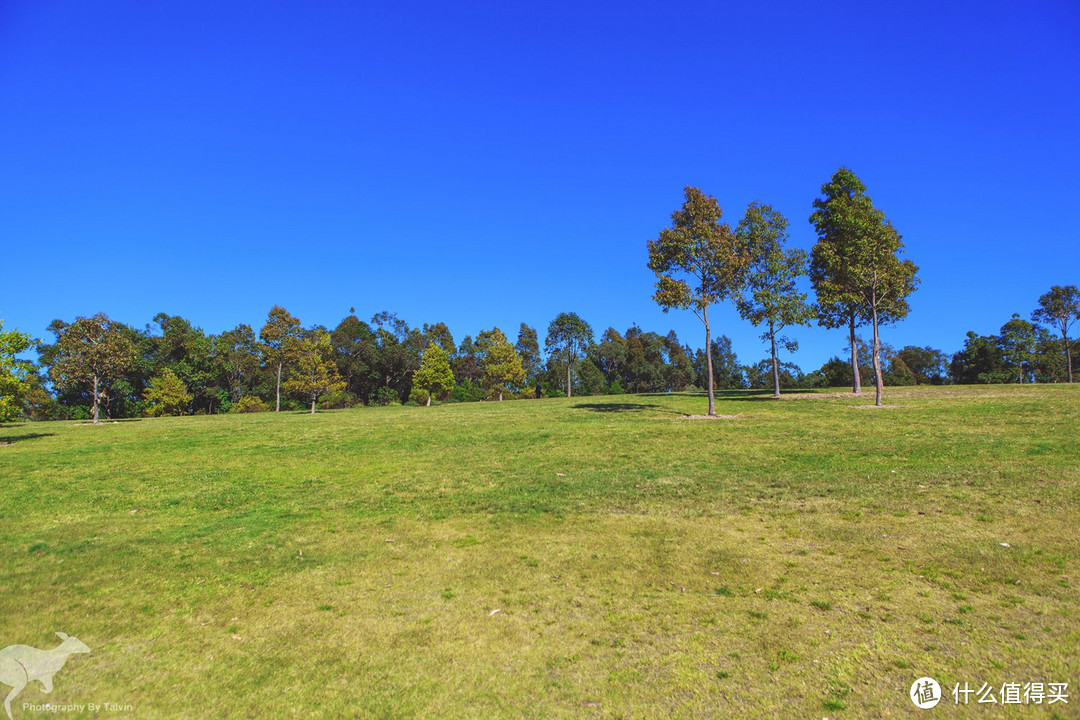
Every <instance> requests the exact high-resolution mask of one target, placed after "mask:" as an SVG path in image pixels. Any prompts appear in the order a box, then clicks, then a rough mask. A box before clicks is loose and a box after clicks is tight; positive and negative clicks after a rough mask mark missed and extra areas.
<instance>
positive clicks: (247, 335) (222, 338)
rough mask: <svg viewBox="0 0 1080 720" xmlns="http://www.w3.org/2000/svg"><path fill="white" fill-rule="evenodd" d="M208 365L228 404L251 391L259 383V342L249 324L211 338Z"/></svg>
mask: <svg viewBox="0 0 1080 720" xmlns="http://www.w3.org/2000/svg"><path fill="white" fill-rule="evenodd" d="M210 344H211V354H210V356H211V362H212V363H213V365H214V367H215V368H216V370H217V374H218V376H219V377H220V378H221V382H222V384H223V385H224V386H225V391H226V393H227V394H228V397H229V402H230V403H235V402H238V401H239V400H240V398H241V397H243V396H244V395H246V394H247V393H249V392H252V391H254V389H255V384H256V383H257V382H258V380H259V371H260V369H261V368H260V363H259V341H258V338H256V337H255V331H254V330H253V329H252V327H251V326H250V325H246V324H240V325H237V326H236V327H235V328H233V329H232V330H226V331H225V332H223V333H221V334H220V335H215V336H213V337H211V338H210Z"/></svg>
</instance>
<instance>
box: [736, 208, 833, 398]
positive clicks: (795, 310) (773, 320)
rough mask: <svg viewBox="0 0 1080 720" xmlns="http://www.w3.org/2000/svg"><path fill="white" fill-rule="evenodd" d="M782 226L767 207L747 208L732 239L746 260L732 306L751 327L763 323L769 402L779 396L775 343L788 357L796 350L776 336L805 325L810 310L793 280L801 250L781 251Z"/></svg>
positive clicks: (802, 263)
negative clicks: (747, 264)
mask: <svg viewBox="0 0 1080 720" xmlns="http://www.w3.org/2000/svg"><path fill="white" fill-rule="evenodd" d="M787 225H788V221H787V218H785V217H784V216H783V215H781V214H780V213H778V212H777V211H776V210H773V208H772V206H770V205H763V204H761V203H759V202H753V203H750V206H749V207H747V208H746V214H745V215H744V216H743V219H742V221H741V222H739V226H738V227H737V228H735V236H736V238H737V239H738V241H739V242H740V243H742V244H743V246H744V247H745V249H746V253H747V254H748V255H749V256H750V267H749V270H748V272H747V276H746V289H745V292H744V293H743V295H742V296H741V297H740V298H739V299H738V301H737V302H736V305H737V307H738V308H739V314H740V315H742V316H743V318H745V319H747V320H749V321H750V322H751V323H752V324H753V325H754V326H755V327H757V326H759V325H762V324H764V325H765V332H764V333H763V334H762V335H761V339H762V340H767V341H768V343H769V352H770V354H771V355H770V357H771V358H772V376H773V397H777V398H778V397H780V365H779V362H778V361H777V358H776V345H777V342H779V343H780V345H781V346H782V347H783V348H784V349H785V350H787V351H788V352H794V351H795V350H797V349H798V347H799V343H798V341H796V340H793V339H791V338H788V337H785V336H783V335H780V334H779V333H780V332H781V331H783V329H784V328H786V327H791V326H793V325H808V324H810V320H811V318H813V316H814V310H813V308H812V307H811V306H810V304H809V303H807V302H806V293H804V292H800V291H799V289H798V288H797V287H796V286H795V281H796V280H798V279H799V278H800V277H802V276H803V275H805V274H806V251H804V250H796V249H791V250H785V249H784V245H785V244H786V243H787V240H788V235H787Z"/></svg>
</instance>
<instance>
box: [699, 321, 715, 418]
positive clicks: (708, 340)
mask: <svg viewBox="0 0 1080 720" xmlns="http://www.w3.org/2000/svg"><path fill="white" fill-rule="evenodd" d="M701 317H702V319H703V321H704V322H705V364H706V365H707V366H708V368H709V415H710V416H713V415H716V395H715V394H714V393H713V370H712V331H711V330H710V328H709V309H708V308H702V314H701Z"/></svg>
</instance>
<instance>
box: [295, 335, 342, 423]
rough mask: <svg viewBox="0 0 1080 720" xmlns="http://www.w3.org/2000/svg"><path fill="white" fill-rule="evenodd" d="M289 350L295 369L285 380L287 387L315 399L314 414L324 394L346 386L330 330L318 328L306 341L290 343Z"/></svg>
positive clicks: (313, 402)
mask: <svg viewBox="0 0 1080 720" xmlns="http://www.w3.org/2000/svg"><path fill="white" fill-rule="evenodd" d="M287 352H288V355H289V357H288V360H289V362H290V363H291V365H292V370H291V377H290V378H289V379H288V380H287V381H286V382H285V385H284V387H285V390H286V392H290V393H296V394H298V395H302V396H303V397H305V398H307V399H309V400H311V414H312V415H314V414H315V403H316V402H317V401H318V399H319V396H320V395H323V394H324V393H328V392H334V391H335V390H341V389H343V388H344V387H345V381H344V380H342V379H341V376H340V375H338V371H337V365H335V364H334V358H333V354H334V346H333V344H332V343H331V342H330V333H328V332H326V331H325V330H315V331H314V332H312V333H310V334H309V335H308V336H307V337H305V338H303V339H302V340H299V341H294V342H290V343H289V345H288V346H287Z"/></svg>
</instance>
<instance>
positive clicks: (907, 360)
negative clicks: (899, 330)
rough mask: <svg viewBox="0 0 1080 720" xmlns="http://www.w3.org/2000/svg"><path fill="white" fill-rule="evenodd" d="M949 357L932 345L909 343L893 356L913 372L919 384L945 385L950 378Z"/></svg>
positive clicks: (894, 359) (895, 360)
mask: <svg viewBox="0 0 1080 720" xmlns="http://www.w3.org/2000/svg"><path fill="white" fill-rule="evenodd" d="M948 360H949V359H948V357H947V356H946V355H945V353H943V352H941V351H940V350H935V349H934V348H932V347H915V346H914V345H908V346H906V347H903V348H900V349H899V350H898V351H897V352H896V354H895V355H894V356H893V361H894V362H901V363H903V365H904V366H905V367H906V368H907V369H908V370H909V371H910V372H911V375H912V377H913V378H914V379H915V383H916V384H917V385H944V384H945V382H946V381H947V380H948V372H949V371H948Z"/></svg>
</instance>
